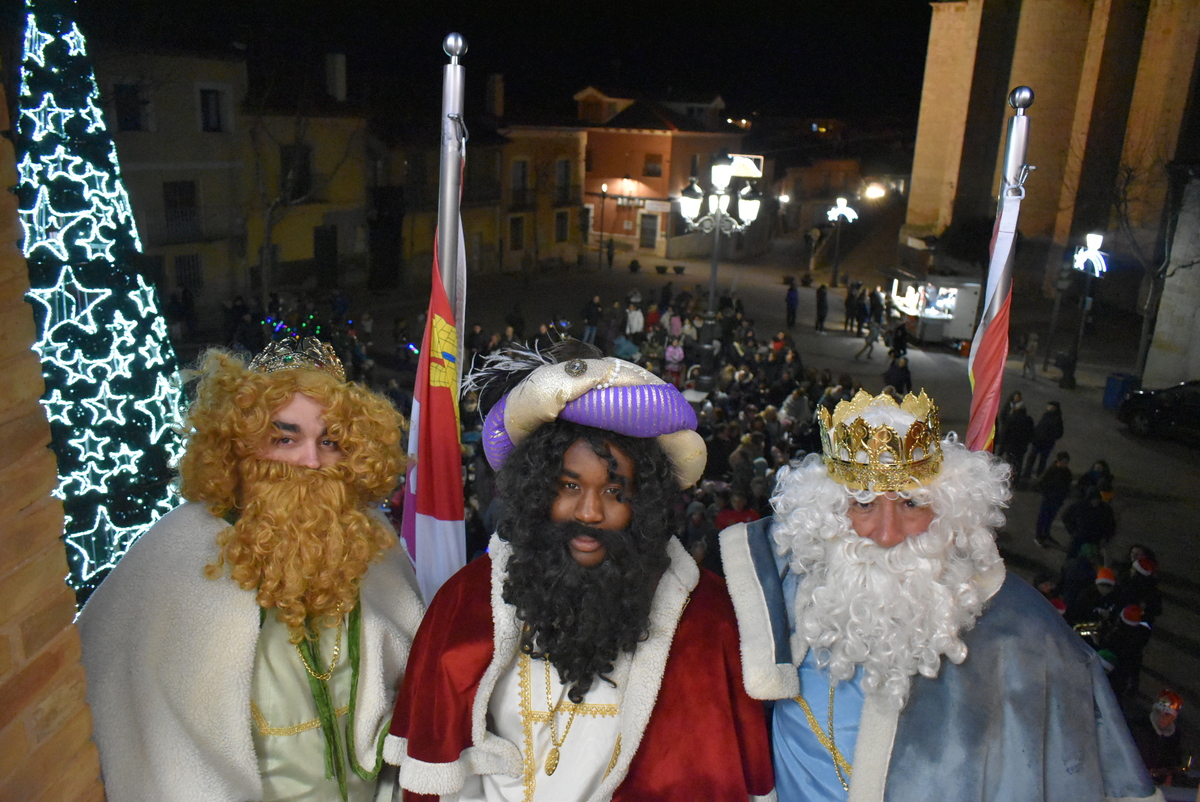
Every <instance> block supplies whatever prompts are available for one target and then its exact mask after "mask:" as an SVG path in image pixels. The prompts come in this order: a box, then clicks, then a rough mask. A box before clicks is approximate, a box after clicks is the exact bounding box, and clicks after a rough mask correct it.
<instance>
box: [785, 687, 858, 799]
mask: <svg viewBox="0 0 1200 802" xmlns="http://www.w3.org/2000/svg"><path fill="white" fill-rule="evenodd" d="M792 698H793V699H795V700H796V702H797V703H798V704H799V705H800V709H801V710H803V711H804V717H805V718H807V719H808V726H809V727H811V728H812V731H813V735H816V736H817V740H818V741H820V742H821V746H823V747H825V749H826V750H827V751H828V752H829V754H830V755H832V756H833V770H834V771H836V772H837V778H838V782H840V783H841V784H842V790H844V791H845V792H846V793H850V783H849V780H850V779H851V777H850V774H851V768H850V761H848V760H846V758H845V756H843V755H842V753H841V752H840V751H838V748H837V744H836V743H834V740H833V681H832V680H830V682H829V734H828V735H826V734H825V731H824V730H822V729H821V725H820V723H818V721H817V717H816V716H814V715H813V712H812V708H810V707H809V706H808V702H806V701H804V697H803V696H793V697H792Z"/></svg>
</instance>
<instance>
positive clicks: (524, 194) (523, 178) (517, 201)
mask: <svg viewBox="0 0 1200 802" xmlns="http://www.w3.org/2000/svg"><path fill="white" fill-rule="evenodd" d="M530 196H531V193H530V191H529V162H527V161H525V160H524V159H518V160H516V161H514V162H513V163H512V202H513V205H514V206H527V205H529V203H530V202H531V197H530Z"/></svg>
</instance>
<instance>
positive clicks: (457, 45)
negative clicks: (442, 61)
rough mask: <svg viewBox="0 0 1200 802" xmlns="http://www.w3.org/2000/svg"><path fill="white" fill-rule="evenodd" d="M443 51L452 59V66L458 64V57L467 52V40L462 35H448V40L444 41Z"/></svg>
mask: <svg viewBox="0 0 1200 802" xmlns="http://www.w3.org/2000/svg"><path fill="white" fill-rule="evenodd" d="M442 50H444V51H445V52H446V55H447V56H449V57H450V63H451V64H457V63H458V57H459V56H462V55H465V54H466V52H467V40H466V39H464V38H463V35H462V34H461V33H450V34H446V38H445V39H443V40H442Z"/></svg>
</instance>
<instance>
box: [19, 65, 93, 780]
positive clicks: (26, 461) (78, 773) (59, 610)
mask: <svg viewBox="0 0 1200 802" xmlns="http://www.w3.org/2000/svg"><path fill="white" fill-rule="evenodd" d="M7 109H8V105H7V102H5V100H4V90H3V87H0V130H8V129H9V128H10V127H11V126H10V123H9V120H8V112H7ZM14 165H15V160H14V154H13V146H12V141H11V140H10V139H8V138H2V139H0V187H11V186H15V185H16V183H17V174H16V169H15V166H14ZM21 236H22V233H21V226H20V223H19V222H18V220H17V198H16V195H14V194H13V193H11V192H8V191H0V375H2V376H3V377H4V380H3V381H2V382H0V443H3V448H0V487H3V488H4V492H3V494H0V521H3V524H2V525H0V799H4V800H13V801H14V802H17V801H18V800H19V802H37V801H38V800H45V801H46V802H74V801H75V800H102V799H104V789H103V787H102V786H101V784H100V763H99V758H98V756H97V753H96V747H95V746H94V745H93V744H92V742H91V740H90V739H91V734H92V717H91V712H90V711H89V710H88V706H87V702H86V687H85V684H84V675H83V666H81V665H80V664H79V633H78V632H76V630H75V627H74V625H73V624H72V623H71V621H72V619H73V618H74V616H75V594H74V593H73V592H72V591H71V589H70V588H69V587H68V586H67V584H66V581H65V577H66V575H67V557H66V552H65V551H64V549H63V542H62V539H61V535H62V522H63V512H62V504H60V503H59V502H58V500H57V499H55V498H53V497H51V496H50V491H51V490H53V489H54V486H55V484H56V481H57V480H56V466H55V460H54V454H53V452H51V451H50V450H49V448H47V446H48V444H49V443H50V427H49V424H48V423H47V422H46V416H45V414H44V412H43V410H42V406H41V405H40V404H39V403H38V398H40V397H41V395H42V391H43V389H44V388H43V385H42V373H41V366H40V364H39V362H38V358H37V356H36V355H35V354H34V353H33V351H31V350H30V347H31V346H32V345H33V342H34V323H33V310H32V308H31V307H30V306H29V304H27V303H26V302H25V301H24V295H25V292H26V291H27V290H28V289H29V276H28V273H27V271H26V267H25V259H24V257H23V256H22V255H21V251H20V249H19V248H18V243H19V242H20V240H21Z"/></svg>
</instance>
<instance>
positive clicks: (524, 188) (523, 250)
mask: <svg viewBox="0 0 1200 802" xmlns="http://www.w3.org/2000/svg"><path fill="white" fill-rule="evenodd" d="M501 133H502V134H503V135H504V136H505V137H506V138H507V139H508V144H507V145H505V147H504V150H503V159H504V164H503V167H502V170H503V181H502V186H503V198H502V218H503V231H502V234H501V236H502V245H501V249H500V250H501V254H500V262H501V269H503V270H504V271H506V272H514V271H528V270H532V269H534V268H535V267H536V266H555V265H560V264H561V265H574V264H577V263H578V260H579V255H580V253H581V252H582V250H583V234H584V230H585V228H586V227H587V219H586V218H585V217H583V216H582V214H583V166H584V153H585V151H586V149H587V136H586V134H585V132H584V131H583V130H582V129H575V128H560V127H550V126H539V125H509V126H506V127H504V128H502V129H501Z"/></svg>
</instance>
